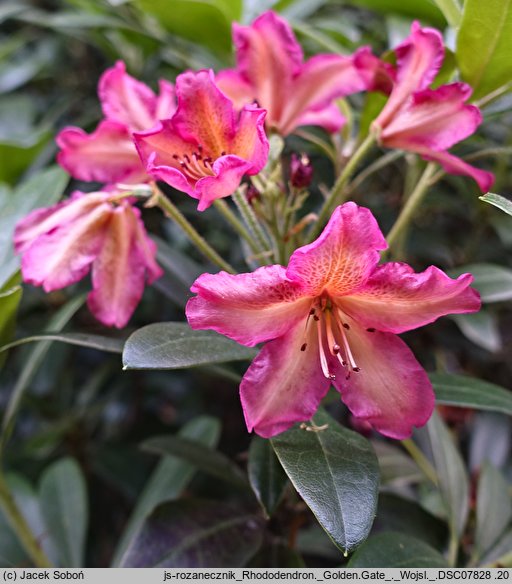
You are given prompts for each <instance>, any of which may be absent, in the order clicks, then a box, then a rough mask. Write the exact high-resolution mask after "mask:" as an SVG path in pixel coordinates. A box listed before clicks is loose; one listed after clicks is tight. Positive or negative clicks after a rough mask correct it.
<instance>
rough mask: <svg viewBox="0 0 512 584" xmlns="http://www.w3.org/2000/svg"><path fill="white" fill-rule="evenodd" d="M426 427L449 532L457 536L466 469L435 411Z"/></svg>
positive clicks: (465, 499)
mask: <svg viewBox="0 0 512 584" xmlns="http://www.w3.org/2000/svg"><path fill="white" fill-rule="evenodd" d="M426 428H427V432H428V437H429V440H430V444H431V446H432V455H433V457H434V465H435V468H436V471H437V477H438V487H439V491H440V492H441V496H442V498H443V501H444V503H445V505H446V508H447V510H448V519H449V525H450V531H451V533H452V534H453V535H454V536H457V537H460V536H461V535H462V532H463V531H464V527H465V526H466V521H467V517H468V512H469V479H468V475H467V472H466V468H465V466H464V462H463V460H462V457H461V455H460V453H459V451H458V449H457V448H456V446H455V444H454V442H453V438H452V436H451V435H450V431H449V430H448V428H447V427H446V425H445V424H444V422H443V421H442V420H441V417H440V416H439V415H438V414H437V412H434V413H433V415H432V417H431V418H430V420H429V422H428V423H427V426H426Z"/></svg>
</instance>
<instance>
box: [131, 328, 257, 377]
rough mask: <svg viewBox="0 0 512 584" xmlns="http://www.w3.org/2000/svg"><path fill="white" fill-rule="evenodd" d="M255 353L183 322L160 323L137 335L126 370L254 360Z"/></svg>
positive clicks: (176, 367) (133, 341)
mask: <svg viewBox="0 0 512 584" xmlns="http://www.w3.org/2000/svg"><path fill="white" fill-rule="evenodd" d="M255 355H256V350H255V349H250V348H248V347H244V346H242V345H239V344H238V343H235V341H231V340H230V339H227V338H226V337H223V336H222V335H219V334H217V333H216V332H213V331H194V330H192V329H191V328H190V327H189V326H188V324H186V323H183V322H160V323H155V324H150V325H148V326H145V327H143V328H141V329H139V330H138V331H135V332H134V333H133V334H132V335H131V336H130V337H129V339H128V340H127V341H126V345H125V347H124V352H123V366H124V368H125V369H183V368H186V367H194V366H196V365H209V364H211V363H225V362H227V361H242V360H244V359H252V358H253V357H254V356H255Z"/></svg>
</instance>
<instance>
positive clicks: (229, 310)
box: [186, 266, 311, 347]
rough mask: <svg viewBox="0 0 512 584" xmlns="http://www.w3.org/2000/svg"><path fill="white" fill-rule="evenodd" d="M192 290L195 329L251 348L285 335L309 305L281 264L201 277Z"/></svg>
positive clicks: (191, 319) (191, 320) (189, 308)
mask: <svg viewBox="0 0 512 584" xmlns="http://www.w3.org/2000/svg"><path fill="white" fill-rule="evenodd" d="M191 290H192V292H194V293H196V294H197V296H196V297H194V298H191V299H190V300H189V301H188V304H187V308H186V313H187V319H188V322H189V324H190V326H191V327H192V328H193V329H212V330H214V331H217V332H218V333H221V334H223V335H226V336H227V337H229V338H231V339H233V340H235V341H237V342H239V343H241V344H243V345H247V346H249V347H253V346H254V345H256V344H258V343H261V342H263V341H267V340H269V339H274V338H276V337H280V336H282V335H284V334H285V333H286V332H287V331H288V330H289V329H290V328H292V327H293V326H294V324H295V322H296V320H297V319H302V320H303V319H304V316H305V315H307V314H308V312H309V307H310V304H311V298H308V297H303V296H302V293H301V289H300V286H299V285H297V284H295V283H293V282H290V281H289V280H288V279H287V278H286V273H285V269H284V268H283V267H282V266H265V267H262V268H258V269H257V270H255V271H254V272H251V273H247V274H237V275H235V276H233V275H231V274H227V273H226V272H219V273H218V274H213V275H212V274H202V275H201V276H199V278H198V279H197V280H196V281H195V282H194V285H193V286H192V288H191Z"/></svg>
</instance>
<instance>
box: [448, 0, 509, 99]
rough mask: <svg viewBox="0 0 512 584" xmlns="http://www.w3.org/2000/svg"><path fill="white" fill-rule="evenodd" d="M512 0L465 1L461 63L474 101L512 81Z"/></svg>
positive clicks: (459, 46)
mask: <svg viewBox="0 0 512 584" xmlns="http://www.w3.org/2000/svg"><path fill="white" fill-rule="evenodd" d="M511 38H512V0H487V1H486V2H482V0H465V2H464V11H463V15H462V23H461V27H460V30H459V34H458V36H457V51H456V56H457V61H458V63H459V69H460V72H461V75H462V79H463V80H464V81H466V82H467V83H469V84H470V85H471V86H472V87H473V89H474V90H475V91H474V94H473V99H478V98H480V97H483V96H485V95H488V94H489V93H491V92H492V91H494V90H495V89H498V88H499V87H501V86H503V85H505V84H506V83H508V82H509V81H510V80H512V68H511V67H510V61H511V59H512V44H511V42H510V39H511Z"/></svg>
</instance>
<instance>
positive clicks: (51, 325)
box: [0, 296, 85, 450]
mask: <svg viewBox="0 0 512 584" xmlns="http://www.w3.org/2000/svg"><path fill="white" fill-rule="evenodd" d="M84 301H85V296H77V297H76V298H73V299H71V300H70V301H69V302H68V303H67V304H65V305H64V306H63V307H62V308H61V309H60V310H59V311H58V312H57V313H56V314H55V315H54V316H53V317H52V318H51V319H50V321H49V322H48V329H49V330H53V331H55V332H58V331H60V330H62V329H63V328H64V327H65V326H66V324H67V323H68V322H69V320H70V319H71V318H72V317H73V315H74V314H75V312H76V311H77V310H78V309H79V308H80V307H81V306H82V305H83V303H84ZM51 344H52V341H43V342H41V343H38V344H37V345H36V346H35V347H34V348H33V349H32V351H31V352H30V353H29V355H28V356H27V359H26V361H25V365H24V367H23V369H22V371H21V374H20V376H19V378H18V380H17V382H16V385H15V386H14V389H13V391H12V394H11V397H10V399H9V403H8V405H7V408H6V411H5V414H4V419H3V420H2V437H1V441H0V450H1V449H2V448H3V447H4V446H5V443H6V441H7V440H8V438H9V435H10V432H11V430H12V426H13V424H14V420H15V416H16V413H17V412H18V408H19V405H20V403H21V399H22V398H23V394H24V393H25V390H26V389H27V387H28V386H29V385H30V382H31V381H32V379H33V378H34V375H35V374H36V373H37V370H38V369H39V367H40V365H41V363H42V362H43V360H44V358H45V356H46V353H47V352H48V350H49V349H50V347H51Z"/></svg>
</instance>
